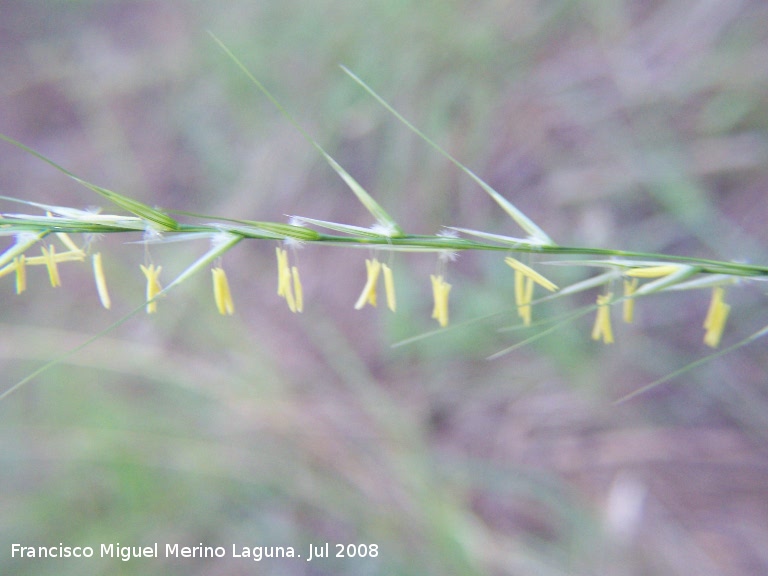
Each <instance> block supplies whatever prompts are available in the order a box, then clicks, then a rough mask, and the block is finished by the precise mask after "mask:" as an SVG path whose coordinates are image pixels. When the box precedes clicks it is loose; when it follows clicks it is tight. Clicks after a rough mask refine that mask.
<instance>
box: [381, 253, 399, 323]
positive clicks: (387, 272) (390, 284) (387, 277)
mask: <svg viewBox="0 0 768 576" xmlns="http://www.w3.org/2000/svg"><path fill="white" fill-rule="evenodd" d="M381 270H382V272H384V292H385V293H386V295H387V307H388V308H389V309H390V310H392V312H394V311H395V309H396V308H397V299H396V297H395V279H394V278H393V277H392V268H390V267H389V266H387V265H386V264H382V265H381Z"/></svg>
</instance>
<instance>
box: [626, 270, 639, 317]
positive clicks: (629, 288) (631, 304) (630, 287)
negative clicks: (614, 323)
mask: <svg viewBox="0 0 768 576" xmlns="http://www.w3.org/2000/svg"><path fill="white" fill-rule="evenodd" d="M638 283H639V280H638V279H637V278H632V280H624V302H623V304H622V311H623V313H624V314H623V316H624V322H626V323H627V324H631V323H632V322H633V321H634V319H635V299H634V298H633V296H632V295H633V294H634V293H635V290H637V285H638Z"/></svg>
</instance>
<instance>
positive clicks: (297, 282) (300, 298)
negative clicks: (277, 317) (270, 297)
mask: <svg viewBox="0 0 768 576" xmlns="http://www.w3.org/2000/svg"><path fill="white" fill-rule="evenodd" d="M291 275H292V276H293V292H294V294H295V295H296V312H303V311H304V289H303V288H302V287H301V279H300V278H299V269H298V268H297V267H296V266H291Z"/></svg>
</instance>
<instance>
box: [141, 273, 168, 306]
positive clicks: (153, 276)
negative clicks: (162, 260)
mask: <svg viewBox="0 0 768 576" xmlns="http://www.w3.org/2000/svg"><path fill="white" fill-rule="evenodd" d="M162 269H163V267H162V266H157V267H155V265H154V264H150V265H149V266H144V265H143V264H142V265H141V271H142V272H144V276H146V278H147V314H154V313H155V312H157V300H155V298H156V297H157V295H158V294H160V292H162V291H163V287H162V286H161V285H160V271H161V270H162Z"/></svg>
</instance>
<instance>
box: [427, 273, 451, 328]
mask: <svg viewBox="0 0 768 576" xmlns="http://www.w3.org/2000/svg"><path fill="white" fill-rule="evenodd" d="M430 278H431V279H432V295H433V297H434V300H435V306H434V308H433V310H432V318H434V319H435V320H437V321H438V323H439V324H440V326H441V327H443V328H445V327H446V326H447V325H448V293H449V292H450V291H451V285H450V284H448V283H447V282H446V281H445V280H444V279H443V276H442V275H438V276H435V275H430Z"/></svg>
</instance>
